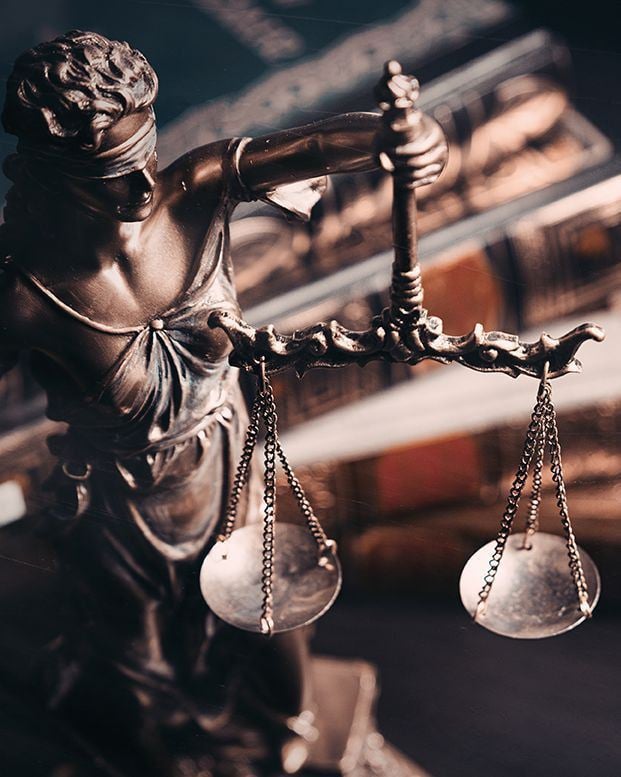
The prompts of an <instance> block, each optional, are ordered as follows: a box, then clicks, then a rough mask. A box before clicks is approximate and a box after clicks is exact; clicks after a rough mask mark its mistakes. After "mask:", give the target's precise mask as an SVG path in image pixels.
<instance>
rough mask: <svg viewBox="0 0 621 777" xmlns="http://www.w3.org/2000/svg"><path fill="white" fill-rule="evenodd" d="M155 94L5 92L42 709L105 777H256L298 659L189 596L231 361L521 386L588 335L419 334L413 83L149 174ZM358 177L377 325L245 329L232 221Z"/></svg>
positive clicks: (422, 321) (432, 140) (297, 689)
mask: <svg viewBox="0 0 621 777" xmlns="http://www.w3.org/2000/svg"><path fill="white" fill-rule="evenodd" d="M156 94H157V78H156V75H155V73H154V72H153V70H152V68H151V67H150V65H149V64H148V62H147V61H146V60H145V58H144V57H143V56H142V54H140V53H139V52H137V51H135V50H134V49H132V48H131V47H130V46H129V45H128V44H126V43H120V42H116V41H109V40H107V39H106V38H104V37H103V36H101V35H98V34H96V33H91V32H79V31H74V32H69V33H67V34H66V35H63V36H61V37H59V38H57V39H56V40H54V41H51V42H49V43H43V44H41V45H39V46H37V47H35V48H34V49H32V50H30V51H27V52H25V53H24V54H23V55H22V56H21V57H20V58H19V59H18V60H17V61H16V63H15V66H14V69H13V72H12V73H11V76H10V78H9V80H8V84H7V98H6V104H5V108H4V113H3V122H4V126H5V128H6V129H7V131H8V132H10V133H12V134H14V135H16V136H17V137H18V146H17V153H16V154H14V155H13V156H11V157H9V159H8V160H7V162H6V164H5V172H6V174H7V176H8V177H9V178H10V179H11V180H12V182H13V187H12V189H11V190H10V192H9V195H8V197H7V206H6V209H5V222H4V224H3V225H2V227H1V228H0V258H1V259H2V273H1V275H0V294H1V297H2V299H1V304H0V360H1V361H0V365H1V368H2V371H7V370H9V369H10V368H11V367H12V365H13V364H14V363H15V360H16V356H17V354H18V353H19V352H20V351H26V352H28V353H29V354H30V358H31V363H32V367H33V370H34V372H35V375H36V377H37V379H38V380H39V382H40V383H41V385H42V386H43V387H44V388H45V389H46V391H47V394H48V400H49V401H48V415H49V416H50V418H52V419H55V420H58V421H62V422H65V423H66V424H67V432H66V434H63V435H59V436H55V437H53V438H52V439H51V440H50V449H51V450H52V452H53V453H54V454H55V455H56V456H57V458H58V465H57V467H56V470H55V472H54V474H53V476H52V478H51V480H50V485H51V487H52V488H53V489H54V494H55V498H54V505H53V507H52V508H51V509H50V510H49V512H48V513H47V514H46V515H45V516H44V520H45V522H46V526H47V528H48V531H49V532H50V533H51V534H52V535H53V536H54V538H55V544H56V548H57V552H58V556H59V558H60V560H61V564H62V569H63V573H64V575H65V577H66V580H67V590H69V591H71V593H72V604H73V607H72V610H71V612H70V613H69V614H68V617H67V618H66V623H65V625H64V633H63V636H62V637H61V638H60V639H59V640H58V641H57V642H56V643H55V644H54V645H52V646H50V650H49V655H48V657H47V660H46V661H45V672H44V675H45V683H44V694H43V696H44V698H45V700H46V702H47V704H48V705H49V706H50V707H51V708H52V709H53V710H55V712H56V714H57V715H58V716H59V717H61V718H63V719H65V720H66V721H68V722H69V724H70V725H71V727H73V729H75V730H76V731H78V732H79V733H80V735H81V736H83V737H85V738H86V739H87V740H88V741H89V742H90V743H92V744H93V746H94V747H95V748H99V750H100V751H101V752H103V753H105V754H106V755H107V756H109V757H111V759H112V761H113V763H114V768H116V769H117V772H114V773H118V771H119V770H120V772H121V773H123V774H127V775H134V774H140V775H142V774H146V773H148V774H158V775H162V776H163V777H164V776H165V777H173V776H175V775H198V774H199V773H200V774H209V775H214V777H216V775H231V776H233V775H237V776H238V777H249V776H250V775H253V774H257V775H258V774H260V775H270V774H275V773H277V772H278V770H279V769H280V760H281V752H282V749H283V747H284V746H286V745H287V743H288V742H289V741H290V740H292V738H294V737H295V736H296V735H297V734H298V733H299V732H300V730H301V728H300V726H301V721H302V722H303V721H308V719H309V709H310V707H311V706H312V700H311V690H310V689H309V687H308V682H307V680H308V677H307V672H306V663H307V646H306V635H305V633H304V632H301V631H293V632H288V633H285V634H278V635H276V636H274V637H273V638H272V639H270V640H266V639H265V638H264V637H262V636H260V635H254V634H250V633H246V632H241V631H237V630H235V629H233V628H231V627H230V626H227V625H226V624H224V623H222V622H221V621H219V620H218V619H217V618H215V617H214V616H213V614H211V613H208V612H207V610H206V607H205V605H204V603H203V602H202V600H201V598H200V593H199V586H198V569H199V566H200V563H201V561H202V558H203V556H204V554H205V552H206V550H208V549H209V547H211V545H212V544H213V542H214V540H215V538H216V536H215V535H216V529H217V527H218V525H219V524H220V522H221V519H222V518H223V515H224V511H225V507H226V501H227V496H228V493H229V490H230V485H231V480H232V474H233V471H234V467H235V463H236V461H237V459H238V458H239V454H240V451H241V446H242V438H243V433H244V430H245V424H246V420H247V416H246V410H245V405H244V402H243V399H242V395H241V392H240V389H239V385H238V377H237V372H236V370H234V369H232V368H231V366H230V365H229V357H231V361H233V362H234V363H235V364H238V365H240V366H243V367H245V368H246V369H252V368H256V365H257V363H258V360H260V359H263V362H264V368H265V369H266V370H267V371H268V372H269V371H272V372H273V371H276V370H278V369H284V368H286V367H288V366H293V367H295V368H296V369H298V370H299V371H303V370H304V369H308V368H309V367H313V366H330V367H335V366H341V365H343V364H347V363H351V362H358V363H361V364H362V363H364V362H366V361H369V360H370V359H384V360H390V361H407V362H408V363H410V364H415V363H417V362H418V361H420V360H422V359H428V358H431V359H436V360H438V361H442V362H448V361H458V362H459V363H461V364H463V365H465V366H467V367H470V368H473V369H478V370H482V371H503V372H507V373H509V374H513V375H517V374H528V375H531V376H538V375H540V374H541V370H542V368H543V365H544V363H546V364H549V368H550V377H556V376H557V375H561V374H563V373H564V372H567V371H569V370H573V369H577V363H576V361H575V359H574V358H573V357H574V353H575V351H576V349H577V347H578V346H579V345H580V343H581V342H583V341H584V340H586V339H589V338H593V339H601V336H602V333H601V331H600V330H598V328H597V327H593V326H588V325H585V326H583V327H580V328H578V329H576V330H574V331H573V332H571V333H569V334H567V335H565V336H564V337H563V338H561V339H560V340H558V341H557V340H553V338H549V337H547V338H546V336H542V338H541V339H540V341H539V342H538V343H535V344H524V343H520V342H519V341H518V339H517V337H515V336H513V335H506V334H504V333H500V332H490V333H486V332H484V331H483V330H482V327H478V326H477V327H475V329H474V330H473V332H472V333H470V334H469V335H466V336H461V337H449V336H447V335H445V334H444V333H443V332H442V322H441V321H440V320H439V319H438V318H436V317H432V316H428V315H427V312H426V311H425V310H424V309H423V308H422V299H423V296H422V284H421V279H420V269H419V267H418V264H417V256H416V220H415V216H416V200H415V190H416V188H417V187H418V186H420V185H423V184H426V183H430V182H432V181H433V180H435V178H437V176H438V175H439V173H440V172H441V170H442V168H443V166H444V163H445V160H446V143H445V141H444V137H443V134H442V132H441V130H440V129H439V127H438V126H437V125H436V123H435V122H434V121H433V120H432V119H430V118H429V117H427V116H425V115H424V114H421V113H420V111H413V103H414V100H415V99H416V96H417V94H418V85H417V83H416V81H415V80H414V79H411V78H410V77H408V76H405V75H403V74H402V73H401V70H400V68H399V67H398V65H397V64H396V63H389V65H388V66H387V70H386V73H385V76H384V79H383V81H382V82H381V85H380V87H379V88H378V93H377V97H378V100H379V104H380V107H381V109H382V111H383V112H384V116H383V117H380V116H377V115H375V114H371V113H355V114H346V115H342V116H335V117H332V118H330V119H326V120H325V121H320V122H316V123H314V124H311V125H308V126H304V127H299V128H296V129H292V130H286V131H283V132H277V133H275V134H272V135H269V136H265V137H261V138H257V139H250V138H233V139H227V140H222V141H218V142H216V143H212V144H210V145H207V146H204V147H202V148H197V149H194V150H192V151H190V152H188V153H187V154H185V155H184V156H182V157H181V158H180V159H178V160H177V161H176V162H174V163H173V164H171V165H170V166H169V167H167V168H166V169H165V170H162V171H158V169H157V155H156V134H155V118H154V112H153V104H154V101H155V98H156ZM382 118H383V121H382ZM376 159H379V160H380V161H381V164H382V166H383V167H384V168H385V169H386V170H389V171H391V172H392V174H393V180H394V197H395V199H394V205H393V227H394V234H395V265H394V269H393V281H392V291H393V294H392V299H391V303H392V304H391V307H390V308H389V309H387V310H386V311H385V312H384V315H383V316H381V317H378V318H377V319H375V320H374V321H373V322H372V324H371V327H370V328H369V329H368V330H365V331H363V332H349V331H347V330H345V329H344V328H343V327H340V326H339V325H338V324H336V322H332V323H330V324H321V325H317V326H316V327H313V328H311V329H309V330H306V331H304V332H301V333H296V334H294V335H293V336H291V337H288V336H283V335H279V334H278V333H276V332H274V331H273V330H272V329H270V328H268V329H266V330H263V331H255V330H253V329H252V328H251V327H249V326H248V325H247V324H245V322H244V321H243V320H242V319H241V314H240V311H239V308H238V305H237V302H236V297H235V288H234V282H233V269H232V267H231V262H230V258H229V232H228V222H229V219H230V216H231V213H232V211H233V209H234V208H235V206H236V205H237V204H238V203H239V202H242V201H248V200H254V199H263V200H266V201H268V202H271V203H272V204H274V205H276V206H278V207H280V208H282V209H284V210H286V211H288V212H289V213H292V214H294V215H297V216H302V217H304V216H307V215H308V213H309V211H310V208H311V207H312V205H313V203H314V202H315V201H316V200H317V198H318V197H319V196H320V195H321V192H322V190H323V187H324V183H325V182H324V178H323V177H324V176H325V175H326V174H331V173H340V172H352V171H364V170H369V169H371V168H373V167H374V166H376V164H377V162H376ZM230 341H232V342H233V344H234V350H233V348H232V346H231V343H230ZM256 491H257V489H256V488H255V489H254V491H253V489H252V488H251V489H250V492H249V496H247V497H246V501H245V503H244V504H243V510H242V512H243V513H244V517H245V519H246V520H247V521H251V520H254V517H255V515H256V513H257V510H258V500H257V499H256V497H255V493H256ZM302 728H303V726H302ZM111 732H114V733H113V735H112V734H111ZM112 737H113V739H114V741H113V743H112V742H111V738H112ZM190 762H191V763H192V764H194V767H192V768H193V769H194V771H191V768H190V766H188V764H189V763H190Z"/></svg>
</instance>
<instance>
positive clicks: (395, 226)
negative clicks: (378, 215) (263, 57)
mask: <svg viewBox="0 0 621 777" xmlns="http://www.w3.org/2000/svg"><path fill="white" fill-rule="evenodd" d="M418 95H419V86H418V82H417V81H416V80H415V79H413V78H411V77H410V76H406V75H404V74H403V72H402V69H401V65H400V64H399V63H398V62H395V61H394V60H393V61H390V62H387V63H386V65H385V67H384V76H383V79H382V81H381V82H380V84H379V85H378V87H377V89H376V91H375V97H376V100H377V103H378V105H379V107H380V109H381V110H382V112H383V117H382V118H383V132H382V133H381V138H380V148H379V155H378V156H379V162H380V164H381V166H382V167H383V168H384V169H385V170H387V171H388V172H390V173H391V174H392V177H393V207H392V233H393V245H394V261H393V267H392V280H391V285H390V313H389V317H390V323H391V324H392V325H393V326H394V327H395V328H399V327H400V326H401V325H402V324H403V323H404V321H406V320H407V321H409V322H411V321H412V319H416V318H418V317H419V316H420V314H421V313H422V311H423V285H422V280H421V272H420V266H419V263H418V235H417V226H416V215H417V210H416V188H417V187H418V186H421V185H423V184H425V183H429V182H430V181H432V180H435V179H436V178H437V176H438V174H439V172H440V171H441V169H442V167H443V165H444V161H445V158H446V141H445V139H444V136H443V133H442V130H441V129H440V127H439V126H438V125H437V123H436V122H435V121H433V120H430V119H429V117H425V116H424V114H423V113H422V112H421V111H420V110H418V108H416V107H415V101H416V100H417V98H418Z"/></svg>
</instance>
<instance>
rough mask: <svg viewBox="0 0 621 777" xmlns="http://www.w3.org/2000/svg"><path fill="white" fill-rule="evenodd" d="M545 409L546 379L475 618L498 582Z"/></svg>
mask: <svg viewBox="0 0 621 777" xmlns="http://www.w3.org/2000/svg"><path fill="white" fill-rule="evenodd" d="M544 412H545V392H544V380H542V382H541V384H540V385H539V391H538V393H537V402H536V404H535V407H534V409H533V412H532V415H531V419H530V423H529V425H528V430H527V432H526V440H525V441H524V447H523V449H522V456H521V458H520V463H519V465H518V468H517V472H516V473H515V478H514V479H513V483H512V484H511V488H510V489H509V496H508V497H507V506H506V507H505V511H504V513H503V515H502V519H501V521H500V528H499V530H498V535H497V536H496V547H495V548H494V553H493V555H492V558H491V560H490V562H489V568H488V570H487V572H486V573H485V577H484V578H483V586H482V588H481V590H480V591H479V601H478V603H477V607H476V610H475V612H474V618H475V619H476V618H477V616H478V615H479V614H482V613H483V612H484V611H485V605H486V603H487V599H488V597H489V594H490V591H491V588H492V585H493V583H494V579H495V577H496V572H497V571H498V566H499V564H500V561H501V559H502V555H503V553H504V550H505V546H506V544H507V540H508V538H509V535H510V534H511V527H512V526H513V521H514V519H515V516H516V514H517V511H518V507H519V504H520V497H521V495H522V490H523V489H524V484H525V483H526V480H527V478H528V469H529V467H530V463H531V460H532V458H533V454H534V452H535V445H536V443H537V437H538V434H539V430H540V428H541V425H542V422H543V416H544Z"/></svg>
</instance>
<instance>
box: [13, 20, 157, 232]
mask: <svg viewBox="0 0 621 777" xmlns="http://www.w3.org/2000/svg"><path fill="white" fill-rule="evenodd" d="M156 95H157V77H156V75H155V72H154V71H153V69H152V67H151V66H150V65H149V63H148V62H147V60H146V59H145V57H144V56H143V55H142V54H141V53H140V52H139V51H136V50H135V49H132V48H131V47H130V46H129V45H128V44H127V43H122V42H119V41H110V40H108V39H107V38H105V37H103V36H102V35H98V34H97V33H94V32H80V31H73V32H68V33H66V34H65V35H62V36H60V37H59V38H56V39H55V40H53V41H50V42H49V43H42V44H40V45H39V46H36V47H35V48H33V49H30V50H28V51H26V52H25V53H24V54H22V55H21V56H20V57H19V58H18V59H17V61H16V62H15V65H14V67H13V71H12V73H11V75H10V76H9V79H8V83H7V95H6V102H5V105H4V111H3V114H2V122H3V125H4V127H5V129H6V131H7V132H10V133H11V134H13V135H17V137H18V139H19V142H18V146H17V152H18V153H17V157H15V158H13V160H12V161H9V163H8V164H7V165H6V172H7V175H8V176H9V177H10V178H12V179H13V180H15V176H14V175H12V169H14V168H16V167H19V168H20V169H25V170H26V172H27V174H28V175H29V176H30V177H31V178H32V179H34V181H36V182H38V183H39V184H40V185H41V186H43V187H45V188H46V189H48V190H51V191H52V192H54V194H56V195H59V196H61V197H67V198H70V199H71V200H72V201H74V203H75V205H76V206H77V207H80V208H84V209H86V210H88V211H90V212H91V213H95V214H98V215H100V216H104V217H109V218H113V219H117V220H121V221H140V220H143V219H144V218H146V217H147V216H148V215H149V213H150V210H151V207H152V205H151V200H152V196H153V187H154V177H155V170H156V165H157V157H156V155H155V118H154V114H153V108H152V105H153V102H154V100H155V97H156Z"/></svg>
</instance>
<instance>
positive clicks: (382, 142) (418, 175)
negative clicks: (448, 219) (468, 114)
mask: <svg viewBox="0 0 621 777" xmlns="http://www.w3.org/2000/svg"><path fill="white" fill-rule="evenodd" d="M418 95H419V85H418V81H417V80H416V79H415V78H414V77H413V76H409V75H405V74H404V73H402V71H401V65H399V63H398V62H394V61H391V62H387V63H386V66H385V69H384V74H383V76H382V78H381V79H380V81H379V83H378V85H377V87H376V88H375V98H376V100H377V103H378V106H379V107H380V109H381V110H382V111H383V114H384V115H383V127H382V130H381V131H380V133H379V135H378V138H377V143H376V154H377V157H378V160H379V163H380V165H381V166H382V167H383V168H384V169H385V170H387V171H388V172H390V173H393V175H395V177H397V178H398V179H399V181H400V182H402V183H404V184H406V185H407V186H408V187H410V188H416V187H418V186H424V185H425V184H428V183H433V181H435V180H436V179H437V178H438V176H439V175H440V173H441V172H442V170H443V169H444V166H445V164H446V160H447V157H448V146H447V143H446V138H445V136H444V132H443V130H442V128H441V127H440V125H439V124H438V123H437V121H435V119H432V118H431V117H430V116H427V115H426V114H424V113H422V111H420V110H419V109H418V108H416V107H415V102H416V100H417V98H418Z"/></svg>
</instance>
